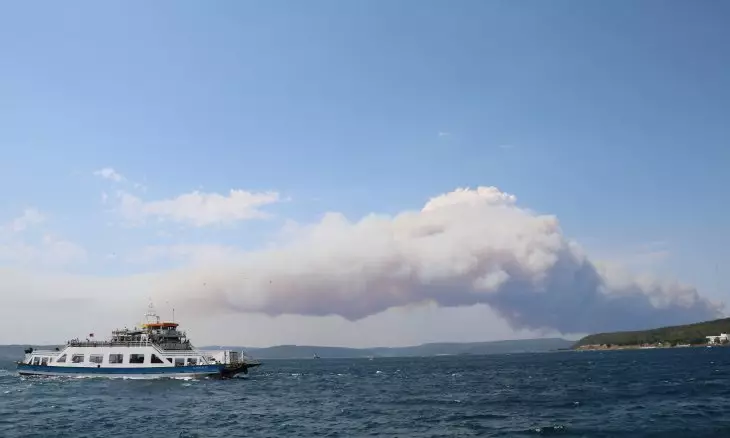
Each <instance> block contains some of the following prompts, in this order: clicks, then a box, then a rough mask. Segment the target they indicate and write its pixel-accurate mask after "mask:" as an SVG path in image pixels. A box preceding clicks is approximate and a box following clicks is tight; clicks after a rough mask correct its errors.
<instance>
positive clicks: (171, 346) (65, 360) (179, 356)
mask: <svg viewBox="0 0 730 438" xmlns="http://www.w3.org/2000/svg"><path fill="white" fill-rule="evenodd" d="M90 338H92V339H93V334H92V335H90ZM92 339H89V338H87V339H86V340H83V341H82V340H79V339H72V340H70V341H68V342H67V343H66V346H65V347H64V348H57V349H55V350H34V349H32V348H29V349H27V350H26V351H25V357H24V358H23V360H22V361H21V362H18V373H20V374H21V375H49V376H92V377H94V376H98V377H125V378H146V379H149V378H160V377H232V376H234V375H236V374H239V373H244V374H247V373H248V369H249V368H253V367H256V366H259V365H260V362H258V361H256V360H253V359H251V358H250V357H248V356H246V355H245V354H244V353H243V352H238V351H233V350H213V351H202V350H198V349H196V348H195V347H194V346H193V345H192V344H191V343H190V340H189V339H188V338H187V335H186V334H185V332H184V331H181V330H179V324H177V323H175V322H164V321H161V320H160V317H159V316H158V315H157V313H156V312H155V310H154V306H153V305H152V303H150V305H149V309H148V311H147V313H146V314H145V321H144V322H143V323H142V324H141V327H140V328H136V327H135V328H133V329H128V328H124V329H119V330H114V331H112V336H111V337H110V338H109V339H108V340H104V341H95V340H92Z"/></svg>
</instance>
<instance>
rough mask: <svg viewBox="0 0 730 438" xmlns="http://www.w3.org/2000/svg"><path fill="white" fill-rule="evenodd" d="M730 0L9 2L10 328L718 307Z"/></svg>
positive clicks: (673, 313) (0, 250) (533, 318)
mask: <svg viewBox="0 0 730 438" xmlns="http://www.w3.org/2000/svg"><path fill="white" fill-rule="evenodd" d="M729 18H730V6H729V5H727V4H724V3H722V2H701V3H692V4H691V5H690V3H687V2H680V1H661V2H659V1H656V0H648V1H644V2H640V3H636V2H629V1H615V2H603V3H599V2H578V1H563V0H555V1H551V2H539V1H523V2H508V1H491V2H485V1H477V0H464V1H461V2H446V1H415V0H405V1H400V2H389V1H384V0H378V1H372V2H338V1H334V0H332V1H310V2H297V1H293V0H291V1H272V2H252V1H233V0H224V1H219V2H215V3H209V2H194V1H174V2H173V1H158V2H154V3H150V2H141V1H131V2H130V1H125V2H122V1H109V2H91V1H77V2H73V3H63V4H61V3H57V2H32V1H31V2H14V3H11V2H6V3H4V4H2V5H1V6H0V53H2V57H0V152H1V156H2V159H0V190H2V199H3V201H4V202H2V203H0V343H57V342H64V341H65V340H67V339H70V338H74V337H83V336H86V335H87V334H88V333H96V334H97V335H96V336H102V335H104V336H105V335H107V334H108V331H109V330H111V329H113V328H116V327H122V326H132V325H134V324H135V323H138V322H139V320H140V319H141V315H142V314H143V313H144V311H145V310H146V306H147V304H148V300H149V299H150V298H152V299H153V300H154V302H155V304H156V306H157V308H158V311H159V312H160V313H162V314H163V316H165V317H166V318H170V317H172V309H173V308H174V309H175V318H176V320H177V321H178V322H180V323H181V324H183V325H184V326H185V327H186V328H188V334H189V335H190V336H191V338H192V341H193V342H194V343H198V344H201V345H202V344H213V343H217V344H237V345H247V346H266V345H275V344H319V345H349V346H375V345H384V346H396V345H410V344H417V343H422V342H433V341H483V340H495V339H517V338H530V337H541V336H565V337H573V338H574V337H576V336H580V335H581V334H585V333H591V332H594V331H610V330H622V329H632V328H648V327H650V326H654V325H661V324H669V323H682V322H692V321H697V320H703V319H710V318H713V317H717V316H722V315H724V314H725V313H726V308H724V307H723V303H724V302H725V301H727V299H728V293H727V291H728V288H730V281H729V280H728V279H727V278H726V277H723V276H722V274H723V273H724V272H726V270H727V266H728V265H729V264H730V249H729V248H730V234H729V233H728V231H727V217H728V213H729V210H728V208H729V207H728V205H729V204H728V202H727V199H730V197H729V195H728V192H727V188H728V187H730V172H727V167H728V165H729V164H730V147H728V141H729V140H730V125H728V123H727V120H728V115H730V114H729V111H728V102H730V75H728V68H729V67H730V52H728V51H727V49H726V47H727V44H728V41H730V29H728V27H727V25H726V23H727V20H728V19H729Z"/></svg>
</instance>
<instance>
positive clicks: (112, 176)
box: [94, 167, 127, 182]
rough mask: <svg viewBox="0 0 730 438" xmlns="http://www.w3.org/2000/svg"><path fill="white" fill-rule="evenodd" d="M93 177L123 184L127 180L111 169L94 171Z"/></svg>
mask: <svg viewBox="0 0 730 438" xmlns="http://www.w3.org/2000/svg"><path fill="white" fill-rule="evenodd" d="M94 176H98V177H100V178H104V179H108V180H110V181H114V182H124V181H126V180H127V179H126V178H125V177H124V175H122V174H121V173H119V172H117V171H116V170H114V169H113V168H111V167H105V168H103V169H99V170H96V171H94Z"/></svg>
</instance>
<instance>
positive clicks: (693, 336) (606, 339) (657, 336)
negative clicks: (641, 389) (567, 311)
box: [573, 318, 730, 348]
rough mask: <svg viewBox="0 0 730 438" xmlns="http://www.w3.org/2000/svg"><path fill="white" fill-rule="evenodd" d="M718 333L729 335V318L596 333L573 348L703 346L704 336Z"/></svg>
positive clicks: (581, 340)
mask: <svg viewBox="0 0 730 438" xmlns="http://www.w3.org/2000/svg"><path fill="white" fill-rule="evenodd" d="M720 333H730V318H723V319H716V320H713V321H705V322H698V323H695V324H686V325H676V326H669V327H660V328H656V329H651V330H637V331H628V332H613V333H598V334H594V335H588V336H586V337H584V338H582V339H580V340H579V341H578V342H576V343H575V344H574V345H573V348H577V347H580V346H582V345H597V344H611V345H619V346H627V345H640V344H645V343H657V342H671V343H680V344H685V343H687V344H703V343H705V342H706V339H705V336H712V335H719V334H720Z"/></svg>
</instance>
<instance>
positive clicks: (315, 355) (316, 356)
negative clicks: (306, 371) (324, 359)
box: [312, 353, 320, 359]
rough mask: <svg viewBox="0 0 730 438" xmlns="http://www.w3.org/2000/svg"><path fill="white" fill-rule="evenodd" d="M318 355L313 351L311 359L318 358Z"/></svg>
mask: <svg viewBox="0 0 730 438" xmlns="http://www.w3.org/2000/svg"><path fill="white" fill-rule="evenodd" d="M319 358H320V357H319V355H318V354H317V353H314V356H312V359H319Z"/></svg>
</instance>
